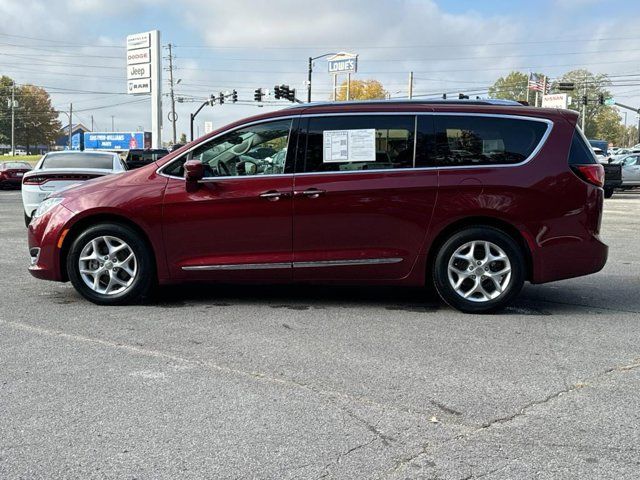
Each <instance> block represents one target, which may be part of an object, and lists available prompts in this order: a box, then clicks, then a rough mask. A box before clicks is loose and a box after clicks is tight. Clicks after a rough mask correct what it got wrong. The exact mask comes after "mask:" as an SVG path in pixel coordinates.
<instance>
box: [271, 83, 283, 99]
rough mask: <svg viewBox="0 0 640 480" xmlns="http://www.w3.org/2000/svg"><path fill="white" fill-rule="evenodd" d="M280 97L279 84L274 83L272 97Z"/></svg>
mask: <svg viewBox="0 0 640 480" xmlns="http://www.w3.org/2000/svg"><path fill="white" fill-rule="evenodd" d="M281 97H282V90H281V89H280V85H276V86H275V87H273V98H275V99H276V100H280V98H281Z"/></svg>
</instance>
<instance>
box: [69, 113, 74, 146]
mask: <svg viewBox="0 0 640 480" xmlns="http://www.w3.org/2000/svg"><path fill="white" fill-rule="evenodd" d="M72 134H73V103H70V104H69V150H71V136H72Z"/></svg>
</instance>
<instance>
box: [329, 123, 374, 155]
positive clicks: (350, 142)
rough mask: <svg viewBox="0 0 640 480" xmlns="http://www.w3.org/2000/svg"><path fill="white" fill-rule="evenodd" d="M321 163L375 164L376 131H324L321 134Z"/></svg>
mask: <svg viewBox="0 0 640 480" xmlns="http://www.w3.org/2000/svg"><path fill="white" fill-rule="evenodd" d="M322 140H323V145H324V148H323V153H322V162H323V163H339V162H375V161H376V129H375V128H365V129H358V130H325V131H323V132H322Z"/></svg>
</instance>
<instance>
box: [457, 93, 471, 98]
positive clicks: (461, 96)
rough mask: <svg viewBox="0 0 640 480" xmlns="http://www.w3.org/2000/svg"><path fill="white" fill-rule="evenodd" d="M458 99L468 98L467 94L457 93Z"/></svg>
mask: <svg viewBox="0 0 640 480" xmlns="http://www.w3.org/2000/svg"><path fill="white" fill-rule="evenodd" d="M458 100H469V95H465V94H464V93H459V94H458Z"/></svg>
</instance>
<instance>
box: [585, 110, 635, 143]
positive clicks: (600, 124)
mask: <svg viewBox="0 0 640 480" xmlns="http://www.w3.org/2000/svg"><path fill="white" fill-rule="evenodd" d="M621 120H622V118H621V117H620V114H619V113H618V111H617V110H616V109H614V108H612V107H607V106H605V107H603V108H601V109H600V111H599V112H598V113H597V114H596V116H595V117H594V119H593V125H594V126H595V128H594V133H593V138H601V139H603V140H607V141H608V142H612V143H613V144H614V145H622V144H623V143H624V141H625V134H626V133H627V129H626V128H625V126H624V125H623V124H622V123H621V122H620V121H621Z"/></svg>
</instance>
